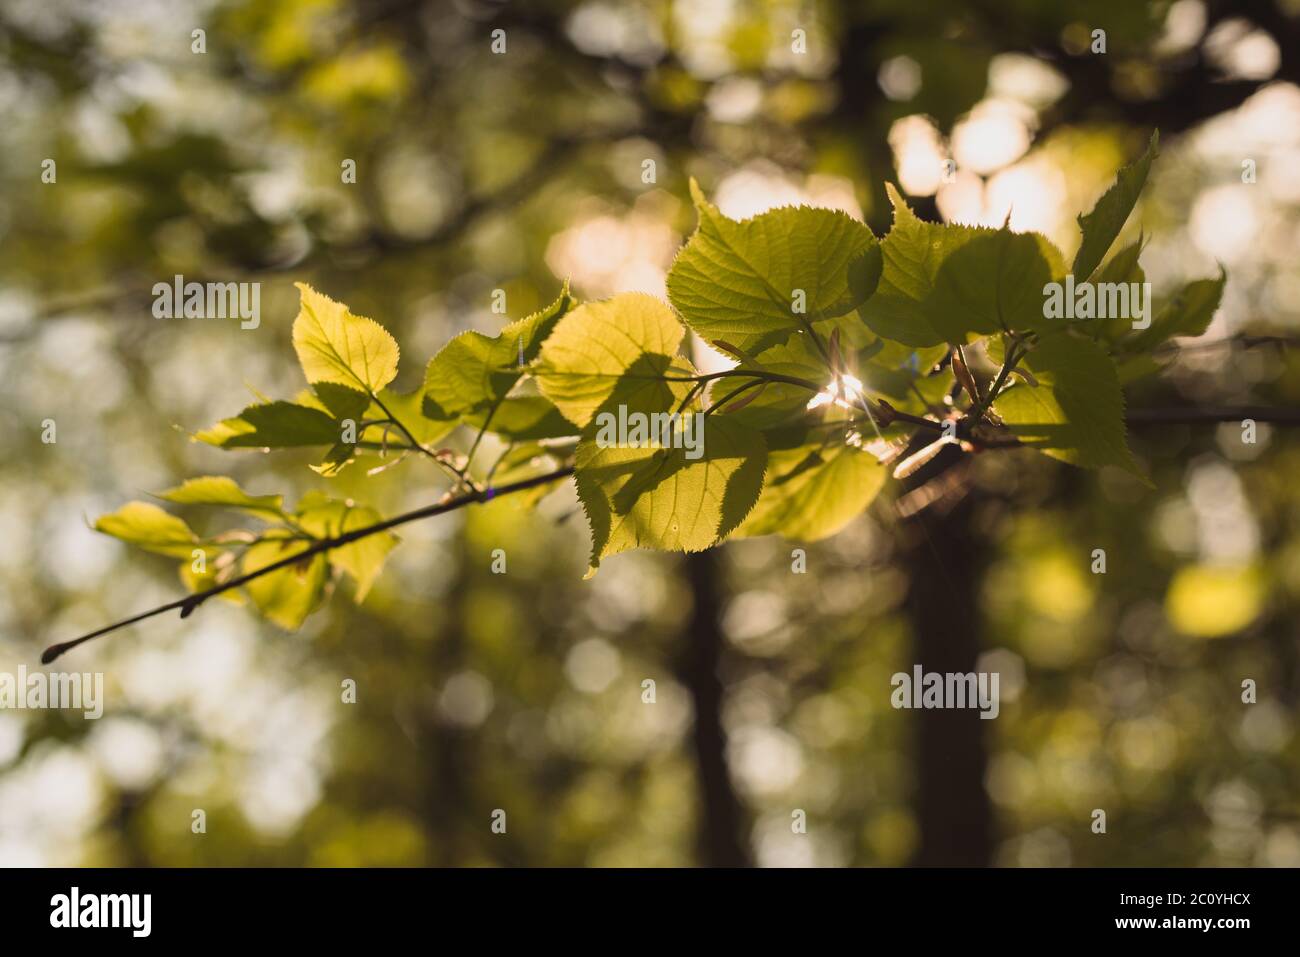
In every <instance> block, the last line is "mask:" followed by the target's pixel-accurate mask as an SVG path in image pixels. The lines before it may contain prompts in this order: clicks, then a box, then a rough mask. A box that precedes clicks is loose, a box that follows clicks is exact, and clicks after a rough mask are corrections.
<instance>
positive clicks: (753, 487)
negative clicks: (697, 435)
mask: <svg viewBox="0 0 1300 957" xmlns="http://www.w3.org/2000/svg"><path fill="white" fill-rule="evenodd" d="M696 414H697V415H698V414H699V413H696ZM596 434H597V429H596V427H595V422H593V423H592V425H590V426H588V428H587V431H586V432H585V433H584V434H583V438H582V441H581V442H579V443H578V451H577V455H576V459H575V464H576V467H577V472H576V484H577V487H578V498H579V500H580V501H581V503H582V507H583V510H584V511H585V512H586V513H587V521H588V524H589V525H590V527H591V539H592V548H591V568H590V570H589V571H588V573H587V575H588V577H590V576H591V575H593V574H595V571H596V568H597V567H598V566H599V565H600V562H601V559H603V558H606V557H607V556H610V555H615V554H617V553H619V552H622V551H626V550H628V549H631V548H658V549H663V550H667V551H687V552H698V551H703V550H704V549H706V548H709V547H710V546H712V545H714V544H715V543H717V542H718V541H719V540H721V539H723V538H725V537H726V536H727V535H729V534H730V533H731V532H732V531H733V530H734V529H735V528H736V527H737V526H739V525H740V523H741V522H742V521H743V520H744V518H745V515H746V514H748V512H749V510H750V508H752V507H753V505H754V502H755V501H757V499H758V495H759V491H760V489H761V488H762V485H763V468H764V464H765V460H766V448H765V446H764V443H763V436H762V434H761V433H759V432H757V431H755V430H753V429H750V428H748V427H746V426H744V425H742V424H740V423H738V422H733V421H730V420H729V419H727V418H725V417H722V416H717V415H710V416H708V417H707V418H705V419H704V425H703V432H702V439H703V442H702V450H703V454H702V455H701V456H700V457H699V458H696V459H689V458H687V457H686V456H687V454H688V452H689V450H688V449H686V448H681V449H654V448H649V447H644V448H627V447H621V446H608V447H604V448H602V447H601V445H600V444H599V443H598V442H597V441H596Z"/></svg>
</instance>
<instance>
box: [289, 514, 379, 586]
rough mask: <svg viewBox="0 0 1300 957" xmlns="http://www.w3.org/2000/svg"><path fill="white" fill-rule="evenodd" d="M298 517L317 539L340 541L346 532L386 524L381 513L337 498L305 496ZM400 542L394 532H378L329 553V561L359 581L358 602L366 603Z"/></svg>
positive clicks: (299, 521) (357, 582) (357, 583)
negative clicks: (337, 539) (322, 498)
mask: <svg viewBox="0 0 1300 957" xmlns="http://www.w3.org/2000/svg"><path fill="white" fill-rule="evenodd" d="M297 517H298V523H299V524H300V525H301V526H302V527H303V528H304V529H305V530H306V531H308V532H310V533H311V534H312V535H315V536H316V537H317V538H337V537H338V536H339V535H342V534H344V533H346V532H351V531H354V530H356V529H358V528H364V527H365V526H367V525H374V524H376V523H378V522H381V521H383V518H382V517H381V516H380V514H379V513H378V512H376V511H375V510H374V509H373V508H369V507H368V506H365V505H352V504H350V503H348V502H342V501H338V500H336V499H328V500H323V501H322V500H321V499H320V498H319V497H317V496H311V497H307V496H304V499H303V503H300V505H299V511H298V516H297ZM398 541H399V539H398V538H397V536H396V535H394V534H393V533H392V532H378V533H376V534H374V535H368V536H366V537H365V538H362V539H358V540H357V541H355V542H352V543H351V544H348V545H342V546H340V547H339V548H335V549H333V550H332V551H331V552H330V561H331V562H333V564H335V565H337V566H338V567H339V568H341V569H343V571H345V572H347V574H349V575H351V576H352V578H353V580H354V581H355V582H356V585H357V601H358V602H361V601H363V600H365V597H366V595H367V594H368V593H369V592H370V586H371V585H373V584H374V581H375V579H376V578H377V577H379V573H380V572H381V571H382V570H383V567H384V560H385V559H386V558H387V557H388V553H389V552H391V551H392V550H393V548H394V547H395V546H396V545H397V543H398Z"/></svg>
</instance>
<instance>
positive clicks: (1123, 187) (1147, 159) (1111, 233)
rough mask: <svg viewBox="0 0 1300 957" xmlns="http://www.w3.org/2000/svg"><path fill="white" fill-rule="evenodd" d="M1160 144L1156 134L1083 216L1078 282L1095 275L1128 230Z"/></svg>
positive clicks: (1075, 269) (1076, 270) (1076, 271)
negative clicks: (1118, 237) (1134, 160)
mask: <svg viewBox="0 0 1300 957" xmlns="http://www.w3.org/2000/svg"><path fill="white" fill-rule="evenodd" d="M1159 144H1160V133H1159V131H1154V132H1152V134H1151V141H1150V142H1149V143H1148V144H1147V148H1146V152H1144V153H1143V154H1142V156H1141V157H1139V158H1138V160H1137V162H1135V163H1133V164H1132V165H1131V166H1125V167H1124V168H1123V169H1121V170H1120V171H1119V174H1118V175H1117V176H1116V177H1115V182H1114V184H1112V185H1111V187H1110V189H1108V190H1106V192H1105V193H1103V194H1102V197H1101V199H1099V200H1097V205H1096V206H1094V207H1093V208H1092V212H1090V213H1087V214H1084V215H1080V216H1079V229H1080V231H1081V232H1082V233H1083V241H1082V242H1081V243H1080V244H1079V251H1078V252H1077V253H1075V255H1074V267H1073V268H1072V269H1071V272H1073V273H1074V280H1075V282H1076V283H1079V282H1084V281H1085V280H1087V279H1088V278H1089V277H1090V276H1092V273H1093V270H1095V269H1096V268H1097V265H1098V264H1099V263H1100V262H1101V261H1102V258H1103V257H1104V256H1105V255H1106V250H1108V249H1110V245H1111V243H1113V242H1114V241H1115V238H1116V237H1117V236H1118V235H1119V234H1120V230H1121V229H1123V228H1124V223H1125V221H1126V220H1127V219H1128V216H1129V213H1131V212H1132V211H1133V207H1134V205H1136V203H1137V200H1138V195H1139V194H1140V193H1141V192H1142V187H1143V186H1144V185H1146V181H1147V174H1148V173H1149V172H1151V161H1152V160H1154V159H1155V158H1156V156H1157V155H1158V153H1159V150H1158V147H1159Z"/></svg>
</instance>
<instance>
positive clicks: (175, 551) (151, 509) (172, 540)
mask: <svg viewBox="0 0 1300 957" xmlns="http://www.w3.org/2000/svg"><path fill="white" fill-rule="evenodd" d="M95 530H96V531H98V532H103V533H104V534H105V535H112V536H113V537H114V538H118V539H121V540H122V541H124V542H127V543H129V544H131V545H135V546H137V547H139V548H143V549H145V550H146V551H150V552H155V553H157V554H159V555H169V556H171V557H173V558H190V557H191V556H192V553H193V551H194V549H195V548H197V547H198V546H199V538H198V536H197V535H195V534H194V532H193V531H192V530H191V529H190V527H189V526H188V525H186V524H185V522H184V521H183V520H181V519H179V518H177V517H176V516H175V515H173V514H171V512H167V511H164V510H163V509H161V508H159V507H158V506H157V505H154V504H152V503H150V502H127V503H126V504H125V505H123V506H122V507H121V508H119V509H118V510H117V511H116V512H111V513H109V514H108V515H101V516H100V517H99V518H98V519H97V520H96V521H95Z"/></svg>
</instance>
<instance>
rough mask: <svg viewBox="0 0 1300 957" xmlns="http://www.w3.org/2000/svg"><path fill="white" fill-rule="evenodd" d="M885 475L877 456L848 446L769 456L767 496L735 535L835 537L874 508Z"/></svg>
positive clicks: (801, 449)
mask: <svg viewBox="0 0 1300 957" xmlns="http://www.w3.org/2000/svg"><path fill="white" fill-rule="evenodd" d="M885 476H886V470H885V467H884V466H883V465H881V464H880V462H879V461H877V460H876V457H875V456H873V455H871V454H870V453H868V452H864V451H862V450H861V449H857V448H853V447H852V446H849V445H838V446H829V447H827V448H820V447H818V446H807V445H805V446H803V447H801V448H794V449H782V450H780V451H773V452H770V453H768V459H767V481H766V483H765V484H764V485H763V494H762V495H761V496H759V499H758V503H757V504H756V505H755V506H754V510H753V511H752V512H750V513H749V517H748V518H746V519H745V523H744V524H743V525H741V526H740V529H739V531H738V532H737V535H739V536H754V535H771V534H777V535H783V536H785V537H786V538H791V539H798V540H800V541H816V540H817V539H819V538H826V537H827V536H830V535H834V534H835V533H836V532H838V531H840V529H842V528H844V526H845V525H847V524H848V523H849V522H851V521H852V520H853V519H854V518H856V517H857V516H858V515H860V514H861V513H862V512H863V511H864V510H865V509H866V507H867V506H868V505H870V504H871V502H872V500H873V499H875V497H876V495H877V494H878V493H879V492H880V489H881V488H882V487H883V486H884V484H885Z"/></svg>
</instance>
